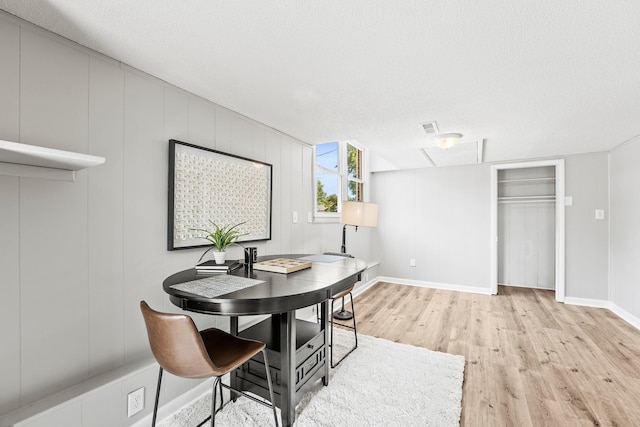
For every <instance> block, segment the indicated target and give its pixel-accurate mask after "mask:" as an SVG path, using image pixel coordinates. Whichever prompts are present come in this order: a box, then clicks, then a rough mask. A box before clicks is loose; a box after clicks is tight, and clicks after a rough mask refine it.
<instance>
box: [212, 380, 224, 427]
mask: <svg viewBox="0 0 640 427" xmlns="http://www.w3.org/2000/svg"><path fill="white" fill-rule="evenodd" d="M218 384H220V377H216V379H215V381H214V382H213V388H212V390H211V392H212V393H211V394H212V396H211V427H214V426H215V425H216V412H217V411H216V395H217V394H218V391H217V390H216V386H217V385H218ZM220 390H222V389H220ZM220 400H222V391H220ZM222 403H224V402H222ZM222 406H223V405H221V406H220V409H222Z"/></svg>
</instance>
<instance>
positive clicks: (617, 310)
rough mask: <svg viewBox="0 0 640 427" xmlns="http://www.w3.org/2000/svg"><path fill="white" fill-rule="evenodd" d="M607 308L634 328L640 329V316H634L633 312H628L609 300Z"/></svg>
mask: <svg viewBox="0 0 640 427" xmlns="http://www.w3.org/2000/svg"><path fill="white" fill-rule="evenodd" d="M609 310H611V311H612V312H613V313H614V314H615V315H617V316H618V317H620V318H621V319H622V320H624V321H625V322H627V323H628V324H630V325H631V326H633V327H634V328H636V329H638V330H640V318H638V317H636V316H634V315H633V314H631V313H629V312H628V311H627V310H625V309H624V308H622V307H620V306H619V305H617V304H615V303H613V302H609Z"/></svg>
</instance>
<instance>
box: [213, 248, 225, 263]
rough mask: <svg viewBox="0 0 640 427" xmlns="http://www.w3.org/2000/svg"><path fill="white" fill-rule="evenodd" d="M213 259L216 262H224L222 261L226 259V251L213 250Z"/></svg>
mask: <svg viewBox="0 0 640 427" xmlns="http://www.w3.org/2000/svg"><path fill="white" fill-rule="evenodd" d="M213 259H214V260H215V261H216V264H224V261H225V260H226V259H227V253H226V252H217V251H214V252H213Z"/></svg>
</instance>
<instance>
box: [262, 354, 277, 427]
mask: <svg viewBox="0 0 640 427" xmlns="http://www.w3.org/2000/svg"><path fill="white" fill-rule="evenodd" d="M262 357H264V368H265V370H266V371H267V384H268V385H269V399H270V400H271V408H272V409H273V420H274V421H275V422H276V427H278V414H277V412H276V401H275V398H274V397H273V384H272V383H271V368H270V366H271V365H269V359H268V358H267V349H266V348H263V349H262Z"/></svg>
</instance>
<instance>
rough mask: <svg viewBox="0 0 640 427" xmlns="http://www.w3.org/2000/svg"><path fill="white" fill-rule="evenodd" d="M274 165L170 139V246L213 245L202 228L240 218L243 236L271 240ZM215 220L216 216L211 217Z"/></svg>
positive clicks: (255, 239)
mask: <svg viewBox="0 0 640 427" xmlns="http://www.w3.org/2000/svg"><path fill="white" fill-rule="evenodd" d="M272 183H273V166H272V165H271V164H269V163H265V162H261V161H258V160H253V159H249V158H246V157H241V156H237V155H234V154H229V153H224V152H222V151H217V150H214V149H211V148H206V147H201V146H198V145H194V144H190V143H186V142H182V141H178V140H175V139H171V140H169V183H168V190H169V191H168V202H169V203H168V223H167V225H168V232H167V249H168V250H169V251H173V250H179V249H188V248H199V247H206V246H211V244H210V243H207V241H206V240H205V239H204V238H202V237H201V236H203V235H204V234H205V233H204V232H202V231H197V229H207V230H208V229H211V228H212V224H211V222H214V223H215V224H217V225H218V226H221V227H222V226H224V225H227V224H233V225H235V224H240V223H243V224H242V225H240V226H239V227H238V230H239V231H240V232H241V233H242V234H243V236H241V237H240V239H238V243H241V242H254V241H262V240H271V209H272ZM210 221H211V222H210Z"/></svg>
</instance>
